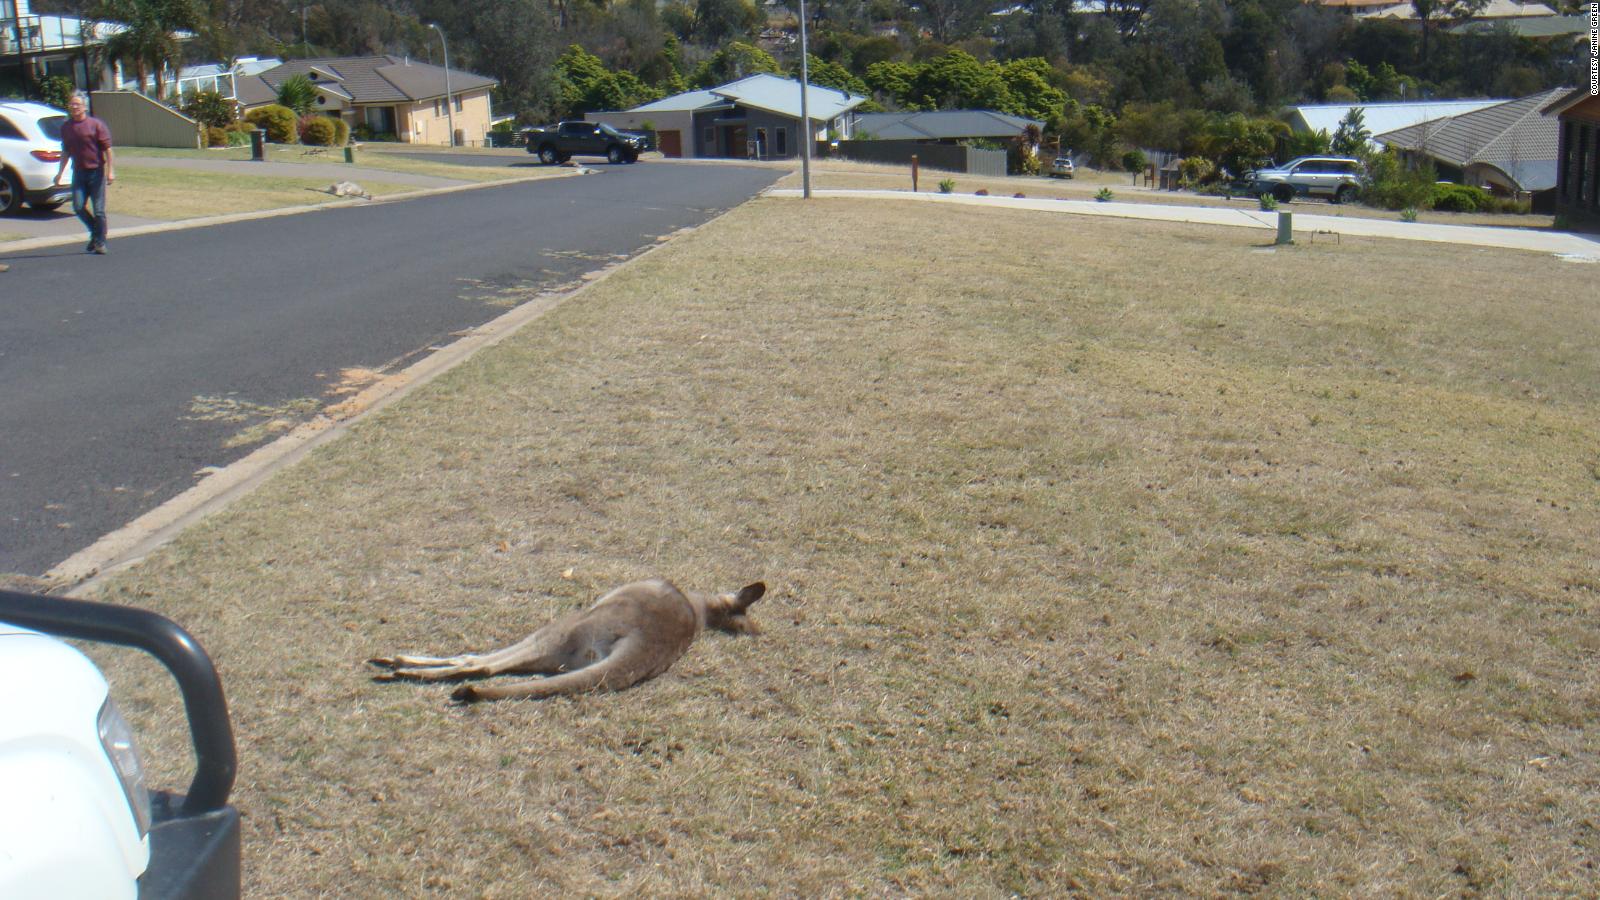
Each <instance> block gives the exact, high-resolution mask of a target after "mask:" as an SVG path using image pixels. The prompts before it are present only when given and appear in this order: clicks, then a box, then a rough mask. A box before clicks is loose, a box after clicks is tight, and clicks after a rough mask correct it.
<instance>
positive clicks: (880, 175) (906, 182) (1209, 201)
mask: <svg viewBox="0 0 1600 900" xmlns="http://www.w3.org/2000/svg"><path fill="white" fill-rule="evenodd" d="M945 178H950V179H953V180H954V181H955V183H956V193H960V194H970V193H974V192H976V191H978V190H986V191H988V192H989V193H990V194H991V195H993V196H996V197H1009V196H1011V195H1012V194H1015V193H1023V194H1026V195H1027V196H1029V197H1034V198H1054V199H1060V200H1093V199H1094V196H1095V194H1096V193H1098V192H1099V191H1100V189H1101V188H1110V189H1111V191H1112V193H1113V194H1115V197H1116V199H1117V200H1119V201H1124V202H1128V203H1154V204H1157V205H1160V206H1210V207H1220V208H1224V209H1255V208H1256V206H1257V201H1256V200H1255V199H1253V198H1244V197H1232V198H1229V197H1217V196H1211V195H1205V194H1197V193H1194V192H1192V191H1163V190H1158V189H1155V188H1148V187H1145V186H1144V185H1143V184H1142V183H1140V184H1134V183H1133V176H1131V175H1129V174H1128V173H1126V172H1102V171H1100V170H1098V169H1090V168H1087V167H1085V168H1081V169H1079V170H1078V173H1077V176H1076V177H1074V178H1072V179H1059V178H1049V177H1046V176H1042V175H1041V176H1031V177H1030V176H1020V175H1019V176H1011V177H1008V178H995V177H988V176H981V175H967V174H963V173H951V172H943V171H937V170H930V169H924V170H922V173H921V175H920V177H919V178H918V180H917V187H918V190H921V191H930V192H931V191H937V190H938V189H939V182H940V181H941V180H943V179H945ZM799 186H800V176H799V175H798V174H796V175H791V176H788V177H787V178H785V179H784V180H783V182H782V183H781V184H780V187H787V188H798V187H799ZM812 187H814V188H818V189H822V188H832V189H838V190H890V191H901V190H904V191H909V190H910V189H911V169H910V167H909V166H891V165H884V164H878V163H858V162H849V161H846V160H823V161H819V162H817V163H816V164H815V169H814V170H813V173H812ZM1284 209H1286V210H1289V211H1291V212H1297V213H1302V214H1305V215H1318V216H1336V217H1340V218H1364V219H1385V220H1388V221H1391V222H1392V221H1397V220H1399V218H1400V214H1399V213H1397V212H1392V211H1389V210H1383V209H1377V208H1374V207H1370V206H1362V205H1360V204H1348V203H1347V204H1337V203H1329V202H1327V201H1325V200H1297V201H1295V202H1294V203H1291V204H1288V205H1286V206H1285V207H1284ZM1417 221H1419V222H1425V223H1429V224H1434V225H1492V226H1495V227H1498V228H1540V229H1549V228H1553V227H1554V223H1555V217H1554V216H1549V215H1497V214H1492V213H1451V212H1436V211H1434V210H1424V211H1423V212H1421V213H1420V214H1418V216H1417Z"/></svg>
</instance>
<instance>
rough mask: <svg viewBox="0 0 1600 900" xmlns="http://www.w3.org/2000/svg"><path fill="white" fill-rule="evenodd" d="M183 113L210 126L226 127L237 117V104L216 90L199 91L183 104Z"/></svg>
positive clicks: (236, 119)
mask: <svg viewBox="0 0 1600 900" xmlns="http://www.w3.org/2000/svg"><path fill="white" fill-rule="evenodd" d="M183 114H184V115H186V116H188V117H189V118H191V119H193V120H195V121H196V122H199V123H200V124H201V125H205V126H207V127H210V128H227V127H228V126H229V125H232V124H233V123H234V122H236V121H238V119H239V104H237V103H235V102H233V101H232V100H229V99H228V98H227V97H224V96H222V95H221V94H219V93H217V92H216V91H200V92H199V93H196V94H195V95H194V96H193V97H191V98H190V99H189V102H187V103H185V104H184V105H183Z"/></svg>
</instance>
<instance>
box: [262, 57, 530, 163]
mask: <svg viewBox="0 0 1600 900" xmlns="http://www.w3.org/2000/svg"><path fill="white" fill-rule="evenodd" d="M293 75H304V76H306V77H307V78H309V79H310V80H311V83H312V85H313V86H315V87H316V89H317V110H318V111H319V112H321V113H323V114H324V115H329V116H335V117H338V118H342V119H344V120H345V121H346V122H348V123H349V124H350V127H351V129H352V130H353V131H356V132H357V133H359V132H360V131H362V130H366V131H368V132H370V133H371V134H373V135H392V136H393V137H394V138H395V139H397V140H400V141H402V142H405V143H412V144H443V145H449V144H450V143H451V136H450V125H451V120H452V119H453V120H454V125H455V130H456V143H457V144H458V145H462V146H478V145H484V144H486V143H487V142H488V134H489V125H490V123H491V120H492V117H491V115H490V112H489V92H490V91H491V90H492V89H493V88H494V87H495V86H496V85H498V84H499V83H500V82H498V81H496V80H495V79H493V78H486V77H484V76H482V75H476V74H473V73H472V72H463V71H461V70H460V69H451V70H449V72H446V71H445V69H444V68H443V67H442V66H435V65H431V64H429V63H424V62H418V61H416V60H413V59H410V58H409V57H398V56H347V57H337V58H330V59H296V60H290V61H289V62H286V63H284V64H283V65H280V66H277V67H275V68H272V69H268V70H267V71H265V72H261V73H259V74H256V75H248V76H242V77H239V78H236V79H235V86H236V90H237V93H238V100H239V107H240V109H241V111H247V110H250V109H254V108H256V107H260V106H267V105H269V104H272V103H276V102H277V96H278V89H279V88H280V87H282V85H283V82H284V81H286V80H287V79H288V78H289V77H290V76H293ZM447 95H448V102H447Z"/></svg>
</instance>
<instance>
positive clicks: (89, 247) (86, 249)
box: [83, 241, 94, 253]
mask: <svg viewBox="0 0 1600 900" xmlns="http://www.w3.org/2000/svg"><path fill="white" fill-rule="evenodd" d="M83 252H85V253H93V252H94V241H90V242H89V243H87V244H85V245H84V246H83Z"/></svg>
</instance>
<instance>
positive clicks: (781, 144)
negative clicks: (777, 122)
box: [772, 128, 789, 156]
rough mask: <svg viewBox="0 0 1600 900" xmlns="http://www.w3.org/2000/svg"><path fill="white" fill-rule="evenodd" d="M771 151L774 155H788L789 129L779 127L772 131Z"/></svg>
mask: <svg viewBox="0 0 1600 900" xmlns="http://www.w3.org/2000/svg"><path fill="white" fill-rule="evenodd" d="M772 139H773V145H772V152H773V155H775V156H788V155H789V129H787V128H779V129H776V130H774V131H773V134H772Z"/></svg>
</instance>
